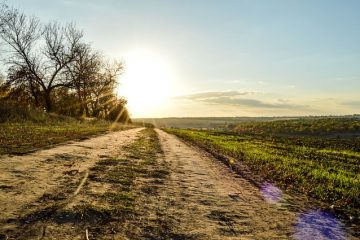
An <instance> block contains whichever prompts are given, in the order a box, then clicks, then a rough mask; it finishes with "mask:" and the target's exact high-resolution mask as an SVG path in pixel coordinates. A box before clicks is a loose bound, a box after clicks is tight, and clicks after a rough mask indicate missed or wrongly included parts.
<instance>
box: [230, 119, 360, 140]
mask: <svg viewBox="0 0 360 240" xmlns="http://www.w3.org/2000/svg"><path fill="white" fill-rule="evenodd" d="M232 130H233V131H236V132H238V133H248V134H254V133H255V134H287V135H294V134H298V135H315V134H316V135H319V134H320V135H335V136H336V135H339V136H342V135H345V134H346V135H349V136H360V119H359V118H358V117H307V118H298V119H294V120H276V121H258V122H255V121H247V122H241V123H239V124H237V125H233V126H232Z"/></svg>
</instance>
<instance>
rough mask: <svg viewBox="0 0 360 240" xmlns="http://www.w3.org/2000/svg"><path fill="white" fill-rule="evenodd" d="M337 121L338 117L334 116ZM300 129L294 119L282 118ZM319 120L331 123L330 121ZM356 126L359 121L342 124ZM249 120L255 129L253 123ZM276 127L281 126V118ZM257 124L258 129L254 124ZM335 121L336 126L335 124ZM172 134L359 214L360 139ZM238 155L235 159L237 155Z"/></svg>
mask: <svg viewBox="0 0 360 240" xmlns="http://www.w3.org/2000/svg"><path fill="white" fill-rule="evenodd" d="M336 121H338V120H336ZM283 123H285V124H283V125H287V124H289V126H291V127H290V128H296V129H298V127H301V124H300V126H295V125H294V124H295V122H289V123H287V122H283ZM317 123H321V125H325V126H328V127H331V124H332V121H330V122H329V123H326V120H321V121H319V122H317ZM348 123H349V125H350V126H358V123H359V122H358V121H357V122H356V121H355V122H354V121H353V120H351V121H345V123H344V125H347V124H348ZM250 125H251V128H250ZM271 125H273V123H252V124H250V123H247V124H245V126H246V128H247V130H246V131H248V132H250V129H251V132H253V133H257V132H260V133H264V132H263V127H264V126H266V127H268V126H271ZM274 125H275V128H276V129H277V128H281V127H280V125H279V123H276V124H274ZM256 126H259V129H257V128H256ZM337 126H338V125H336V126H335V127H337ZM167 131H168V132H169V133H172V134H175V135H177V136H179V137H180V138H182V139H184V140H186V141H189V142H191V143H194V144H196V145H198V146H200V147H203V148H205V149H206V150H207V151H209V152H210V153H212V154H214V155H215V156H229V158H225V159H227V160H226V161H227V164H228V165H230V166H231V165H233V164H236V162H241V163H245V164H246V165H247V166H248V167H250V169H251V171H252V172H254V173H256V174H259V175H260V176H262V179H263V180H266V181H271V182H274V183H275V184H276V185H278V186H279V187H282V188H285V189H288V190H293V191H297V192H301V193H305V194H307V195H308V196H311V197H314V198H317V199H320V200H321V201H322V202H323V203H324V204H325V207H327V208H329V209H330V208H331V209H333V210H335V211H337V212H339V213H342V214H346V215H348V216H349V217H351V218H353V219H358V217H359V213H360V211H359V209H360V164H359V163H360V139H359V138H356V137H352V138H322V137H314V136H313V137H311V136H297V135H292V136H291V135H290V134H288V135H287V136H284V135H278V136H276V135H270V134H267V132H265V133H264V134H251V135H250V134H240V133H236V132H228V131H227V132H217V131H205V130H184V129H167ZM233 159H235V162H234V160H233Z"/></svg>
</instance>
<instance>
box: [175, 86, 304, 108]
mask: <svg viewBox="0 0 360 240" xmlns="http://www.w3.org/2000/svg"><path fill="white" fill-rule="evenodd" d="M254 93H255V92H239V91H227V92H203V93H196V94H190V95H184V96H179V97H177V99H186V100H191V101H195V102H202V103H207V104H216V105H224V106H239V107H248V108H259V109H260V108H262V109H264V108H268V109H291V110H294V109H297V110H308V108H309V106H308V105H298V104H291V103H290V102H289V101H288V100H283V99H281V100H279V101H277V102H274V103H272V102H265V101H261V100H258V99H254V98H244V96H249V95H253V94H254Z"/></svg>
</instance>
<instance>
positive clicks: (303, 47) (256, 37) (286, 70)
mask: <svg viewBox="0 0 360 240" xmlns="http://www.w3.org/2000/svg"><path fill="white" fill-rule="evenodd" d="M8 4H9V5H13V6H15V7H17V8H20V9H22V10H23V11H24V12H25V13H27V14H33V15H37V16H39V17H40V18H41V19H42V20H44V21H47V20H49V19H55V20H58V21H60V22H64V23H65V22H69V21H73V22H76V23H77V25H78V26H79V27H80V28H83V29H84V33H85V38H86V40H87V41H89V42H92V44H93V46H94V47H95V48H96V49H99V50H101V51H102V52H103V53H104V54H105V55H107V56H109V57H113V58H119V59H123V60H124V61H125V64H126V62H127V60H128V59H129V73H128V74H129V76H127V77H126V75H124V76H123V78H120V81H122V80H123V81H124V83H123V85H122V86H123V91H122V86H120V88H119V93H120V94H122V95H126V96H127V97H128V98H129V108H130V111H131V112H132V115H133V116H134V117H166V116H274V115H310V114H311V115H324V114H353V113H360V111H359V110H360V27H359V26H360V13H359V11H360V1H358V0H353V1H351V0H346V1H344V0H338V1H334V0H322V1H320V0H262V1H261V0H222V1H221V0H217V1H215V0H181V1H175V0H166V1H161V0H153V1H150V0H147V1H139V0H128V1H123V0H101V1H100V0H72V1H71V0H52V1H49V0H8ZM147 62H150V63H149V66H150V67H151V68H152V69H156V70H153V71H151V70H149V69H148V68H146V67H145V66H144V65H147ZM131 68H133V70H130V69H131ZM134 69H135V70H134ZM137 69H139V73H138V74H136V73H134V71H137ZM131 71H133V72H132V73H131ZM130 73H131V74H130ZM146 77H148V78H146ZM135 78H136V79H135ZM150 82H153V83H154V84H150ZM134 86H136V87H137V88H139V89H140V90H139V92H138V93H139V94H137V95H136V94H135V93H134ZM153 96H154V98H156V96H161V97H158V98H157V101H155V100H154V101H153V100H151V99H152V97H153ZM146 103H147V104H146ZM152 103H156V104H152ZM154 105H155V106H154ZM141 106H142V107H141Z"/></svg>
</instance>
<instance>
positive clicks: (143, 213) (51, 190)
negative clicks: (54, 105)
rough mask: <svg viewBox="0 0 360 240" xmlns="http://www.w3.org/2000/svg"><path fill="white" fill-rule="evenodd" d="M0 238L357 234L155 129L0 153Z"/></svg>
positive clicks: (178, 239)
mask: <svg viewBox="0 0 360 240" xmlns="http://www.w3.org/2000/svg"><path fill="white" fill-rule="evenodd" d="M0 173H1V174H0V183H1V184H0V212H1V215H0V239H9V240H10V239H174V240H175V239H176V240H182V239H184V240H185V239H358V238H356V237H355V236H353V235H351V231H350V230H349V229H347V228H346V227H345V226H344V225H343V224H342V223H341V222H338V221H337V220H336V219H335V218H332V217H331V216H330V215H327V214H326V213H323V212H321V211H318V210H316V209H308V210H306V209H301V208H299V207H298V206H297V205H296V204H294V201H293V198H292V197H291V196H289V195H287V194H284V193H283V192H281V190H279V189H278V188H276V187H275V186H273V185H271V184H265V185H263V187H262V188H258V187H256V186H254V185H253V184H252V183H250V182H249V181H248V180H246V179H244V178H242V177H240V176H238V175H237V174H235V173H232V172H231V171H230V170H229V169H228V168H227V167H226V166H225V165H223V164H222V163H220V162H219V161H218V160H216V159H214V158H213V157H211V156H209V155H208V154H206V153H205V152H203V151H201V150H199V149H197V148H194V147H192V146H189V145H187V144H185V143H184V142H182V141H180V140H179V139H178V138H177V137H175V136H173V135H169V134H167V133H165V132H164V131H161V130H156V133H155V132H154V131H153V130H151V129H147V130H144V129H132V130H127V131H122V132H114V133H110V134H107V135H103V136H100V137H95V138H92V139H88V140H85V141H81V142H72V143H69V144H66V145H63V146H58V147H55V148H52V149H48V150H42V151H38V152H35V153H32V154H29V155H26V156H12V157H9V156H0Z"/></svg>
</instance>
